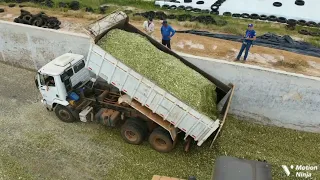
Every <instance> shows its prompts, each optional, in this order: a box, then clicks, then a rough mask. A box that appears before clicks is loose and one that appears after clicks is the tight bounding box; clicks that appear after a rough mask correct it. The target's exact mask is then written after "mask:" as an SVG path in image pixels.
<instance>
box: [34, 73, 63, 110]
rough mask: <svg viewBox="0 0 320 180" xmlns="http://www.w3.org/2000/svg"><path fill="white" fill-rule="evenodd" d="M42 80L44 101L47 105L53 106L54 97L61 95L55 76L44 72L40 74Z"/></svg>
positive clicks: (41, 89)
mask: <svg viewBox="0 0 320 180" xmlns="http://www.w3.org/2000/svg"><path fill="white" fill-rule="evenodd" d="M38 77H39V80H40V86H39V90H40V93H41V94H42V97H43V100H44V101H45V102H44V103H45V104H46V105H47V106H50V107H51V106H52V104H53V101H54V99H56V98H58V97H59V95H58V94H59V93H58V89H57V87H56V85H55V78H54V77H53V76H48V75H44V74H38Z"/></svg>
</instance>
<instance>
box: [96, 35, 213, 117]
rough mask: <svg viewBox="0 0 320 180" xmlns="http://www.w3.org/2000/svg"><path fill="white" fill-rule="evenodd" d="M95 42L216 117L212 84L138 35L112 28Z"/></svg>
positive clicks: (210, 115)
mask: <svg viewBox="0 0 320 180" xmlns="http://www.w3.org/2000/svg"><path fill="white" fill-rule="evenodd" d="M98 45H99V46H100V47H101V48H103V49H104V50H106V51H107V52H109V53H110V54H111V55H112V56H114V57H115V58H117V59H118V60H120V61H121V62H123V63H125V64H126V65H128V66H129V67H130V68H132V69H134V70H135V71H137V72H139V73H141V74H142V75H144V76H146V77H147V78H148V79H150V80H152V81H153V82H155V83H156V84H157V85H159V86H160V87H162V88H164V89H165V90H167V91H168V92H170V93H171V94H172V95H174V96H175V97H177V98H178V99H179V100H181V101H183V102H184V103H186V104H188V105H189V106H191V107H193V108H194V109H195V110H197V111H199V112H201V113H203V114H205V115H207V116H209V117H210V118H212V119H215V118H216V115H217V108H216V92H215V88H216V87H215V85H214V84H213V83H211V82H210V81H209V80H208V79H206V78H205V77H203V76H202V75H201V74H199V73H198V72H196V71H194V70H193V69H191V68H189V67H187V66H186V65H184V64H183V63H182V62H181V61H180V60H178V59H176V58H175V57H173V56H171V55H169V54H167V53H164V52H162V51H160V50H159V49H157V48H156V47H155V46H154V45H152V44H151V43H150V42H149V41H148V40H147V39H146V38H144V37H142V36H141V35H139V34H135V33H130V32H126V31H123V30H120V29H114V30H111V31H110V32H109V33H108V34H107V35H106V36H104V37H103V38H102V39H101V40H100V41H99V43H98Z"/></svg>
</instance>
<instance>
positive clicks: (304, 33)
mask: <svg viewBox="0 0 320 180" xmlns="http://www.w3.org/2000/svg"><path fill="white" fill-rule="evenodd" d="M298 33H299V34H303V35H309V34H310V33H309V31H307V30H305V29H301V30H299V31H298Z"/></svg>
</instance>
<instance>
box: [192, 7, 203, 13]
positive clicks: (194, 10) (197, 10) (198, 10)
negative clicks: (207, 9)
mask: <svg viewBox="0 0 320 180" xmlns="http://www.w3.org/2000/svg"><path fill="white" fill-rule="evenodd" d="M192 11H193V12H195V13H199V12H201V9H199V8H194V9H192Z"/></svg>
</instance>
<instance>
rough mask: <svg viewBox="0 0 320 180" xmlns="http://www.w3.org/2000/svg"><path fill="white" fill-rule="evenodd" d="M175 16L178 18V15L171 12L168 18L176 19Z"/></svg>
mask: <svg viewBox="0 0 320 180" xmlns="http://www.w3.org/2000/svg"><path fill="white" fill-rule="evenodd" d="M175 18H177V16H176V15H174V14H169V15H168V19H175Z"/></svg>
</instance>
